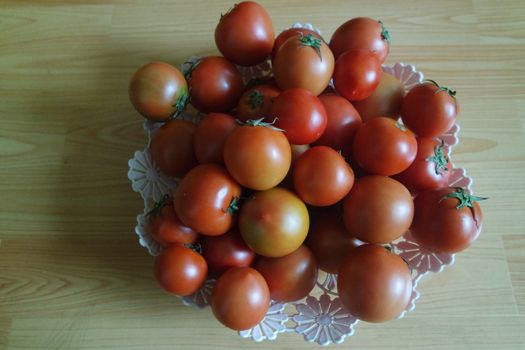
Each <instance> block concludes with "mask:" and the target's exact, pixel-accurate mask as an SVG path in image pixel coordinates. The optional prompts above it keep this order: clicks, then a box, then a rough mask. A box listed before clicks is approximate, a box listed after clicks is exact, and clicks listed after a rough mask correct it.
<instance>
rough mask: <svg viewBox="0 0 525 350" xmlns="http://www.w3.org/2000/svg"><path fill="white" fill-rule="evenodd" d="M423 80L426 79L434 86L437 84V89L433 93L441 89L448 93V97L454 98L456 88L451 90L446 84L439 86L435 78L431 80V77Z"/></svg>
mask: <svg viewBox="0 0 525 350" xmlns="http://www.w3.org/2000/svg"><path fill="white" fill-rule="evenodd" d="M425 81H428V82H430V83H432V84H434V85H435V86H437V90H436V92H434V94H437V93H439V92H441V91H444V92H446V93H447V94H449V96H450V97H453V98H456V90H452V89H450V88H448V87H446V86H440V85H439V84H438V83H437V82H436V81H435V80H432V79H425Z"/></svg>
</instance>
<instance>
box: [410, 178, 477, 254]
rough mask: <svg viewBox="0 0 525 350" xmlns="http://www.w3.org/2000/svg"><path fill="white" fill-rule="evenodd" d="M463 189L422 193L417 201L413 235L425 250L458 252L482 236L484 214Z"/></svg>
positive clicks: (411, 230)
mask: <svg viewBox="0 0 525 350" xmlns="http://www.w3.org/2000/svg"><path fill="white" fill-rule="evenodd" d="M483 199H486V198H482V197H475V196H472V195H470V194H469V193H468V192H467V191H465V190H464V189H462V188H460V187H457V188H454V187H446V188H442V189H436V190H431V191H425V192H421V193H419V194H418V195H417V197H416V198H415V199H414V206H415V213H414V221H413V222H412V226H411V227H410V232H411V233H412V235H413V236H414V238H415V239H416V241H418V242H419V243H420V244H421V246H422V247H424V248H426V249H428V250H430V251H432V252H436V253H457V252H459V251H462V250H464V249H466V248H468V247H469V246H470V245H471V244H472V243H473V242H474V241H475V240H476V239H477V238H478V236H479V233H480V232H481V225H482V223H483V214H482V212H481V207H480V206H479V204H478V203H477V201H480V200H483Z"/></svg>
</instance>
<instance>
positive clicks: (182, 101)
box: [170, 89, 190, 119]
mask: <svg viewBox="0 0 525 350" xmlns="http://www.w3.org/2000/svg"><path fill="white" fill-rule="evenodd" d="M189 97H190V95H189V94H188V90H187V89H184V90H182V91H181V93H180V96H179V98H178V99H177V101H176V102H175V104H174V105H173V106H172V107H175V112H174V113H173V115H172V116H171V117H170V119H175V118H177V117H178V116H179V115H180V114H181V113H182V112H184V110H185V109H186V105H187V104H188V100H189Z"/></svg>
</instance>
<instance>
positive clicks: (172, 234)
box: [147, 196, 199, 245]
mask: <svg viewBox="0 0 525 350" xmlns="http://www.w3.org/2000/svg"><path fill="white" fill-rule="evenodd" d="M147 217H148V232H149V233H150V234H151V236H152V237H153V239H154V240H155V241H157V242H159V243H160V244H162V245H168V244H170V243H181V244H191V243H193V242H195V241H196V240H197V237H198V235H199V234H198V233H197V232H195V231H194V230H192V229H191V228H189V227H188V226H185V225H184V224H183V223H182V222H180V220H179V218H178V217H177V214H175V209H174V208H173V201H172V199H171V197H168V196H166V197H165V198H164V199H163V200H162V201H160V202H159V203H156V205H155V207H154V208H153V209H152V210H151V211H150V212H149V213H148V214H147Z"/></svg>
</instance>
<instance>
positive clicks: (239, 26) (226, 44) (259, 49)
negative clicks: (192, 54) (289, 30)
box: [215, 1, 275, 66]
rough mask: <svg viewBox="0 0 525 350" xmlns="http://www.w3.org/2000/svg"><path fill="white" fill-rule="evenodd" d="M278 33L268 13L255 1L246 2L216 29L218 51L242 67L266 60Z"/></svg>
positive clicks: (227, 14) (221, 20) (234, 8)
mask: <svg viewBox="0 0 525 350" xmlns="http://www.w3.org/2000/svg"><path fill="white" fill-rule="evenodd" d="M274 40H275V33H274V30H273V23H272V20H271V18H270V16H269V15H268V12H266V10H265V9H264V8H263V7H262V6H261V5H259V4H258V3H256V2H253V1H243V2H240V3H238V4H236V5H235V6H234V7H233V9H231V10H230V11H228V12H227V13H226V14H225V15H221V19H220V21H219V24H218V25H217V27H216V28H215V44H216V45H217V48H218V49H219V51H220V52H221V53H222V54H223V55H224V57H226V58H227V59H229V60H230V61H232V62H233V63H236V64H239V65H241V66H252V65H254V64H257V63H261V62H262V61H264V60H265V59H266V58H267V57H268V55H270V53H271V52H272V48H273V43H274Z"/></svg>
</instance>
